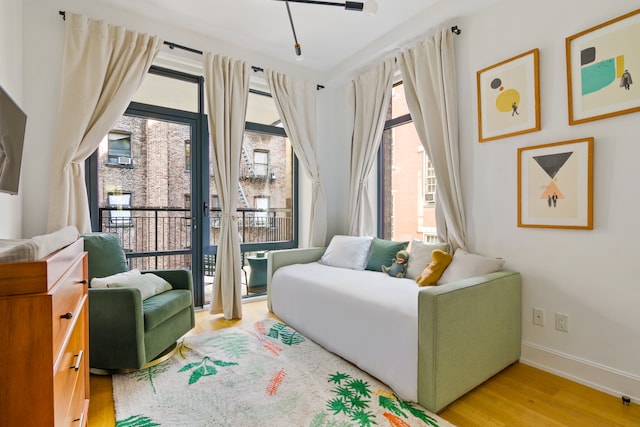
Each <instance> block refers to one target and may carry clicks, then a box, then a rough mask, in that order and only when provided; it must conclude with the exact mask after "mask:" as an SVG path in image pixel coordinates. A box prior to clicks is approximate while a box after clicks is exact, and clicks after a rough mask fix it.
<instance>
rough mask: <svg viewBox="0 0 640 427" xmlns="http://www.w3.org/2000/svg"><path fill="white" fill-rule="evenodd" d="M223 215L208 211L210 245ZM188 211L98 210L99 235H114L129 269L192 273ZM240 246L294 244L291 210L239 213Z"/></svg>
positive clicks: (216, 211) (189, 217)
mask: <svg viewBox="0 0 640 427" xmlns="http://www.w3.org/2000/svg"><path fill="white" fill-rule="evenodd" d="M221 219H222V215H221V212H220V209H219V208H213V209H211V210H210V244H211V245H216V244H217V243H218V238H219V231H220V222H221ZM191 221H192V219H191V211H190V209H186V208H155V207H131V208H128V207H104V208H99V209H98V223H99V227H100V229H99V230H98V231H103V232H109V233H116V234H118V236H119V237H120V242H121V244H122V247H123V248H124V250H125V253H126V255H127V259H128V261H129V266H130V268H136V269H140V270H150V269H160V270H162V269H172V268H187V269H191ZM238 231H239V233H240V238H241V241H242V243H243V244H247V243H258V244H260V243H270V242H284V241H290V240H293V217H292V212H291V210H290V209H270V210H260V209H245V208H241V209H238Z"/></svg>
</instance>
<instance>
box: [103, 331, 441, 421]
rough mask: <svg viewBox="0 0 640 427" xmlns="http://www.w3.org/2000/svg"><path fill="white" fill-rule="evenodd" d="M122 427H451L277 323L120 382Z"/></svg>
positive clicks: (182, 347)
mask: <svg viewBox="0 0 640 427" xmlns="http://www.w3.org/2000/svg"><path fill="white" fill-rule="evenodd" d="M113 396H114V400H115V410H116V420H117V423H116V426H117V427H124V426H127V427H129V426H136V427H140V426H144V427H150V426H170V427H182V426H194V427H195V426H198V427H201V426H207V427H208V426H236V427H250V426H261V427H271V426H273V427H283V426H309V427H329V426H332V427H342V426H374V425H375V426H393V427H398V426H452V424H450V423H449V422H447V421H445V420H443V419H442V418H440V417H438V416H436V415H435V414H433V413H431V412H429V411H427V410H425V409H424V408H421V407H420V406H418V405H416V404H413V403H410V402H406V401H403V400H401V399H399V398H398V397H397V396H395V395H394V394H393V393H392V392H391V391H390V389H389V388H388V387H387V386H385V385H384V384H382V383H381V382H379V381H378V380H376V379H375V378H373V377H371V376H369V375H368V374H366V373H364V372H363V371H361V370H359V369H358V368H356V367H355V366H353V365H352V364H350V363H348V362H346V361H345V360H343V359H341V358H340V357H338V356H335V355H334V354H332V353H330V352H328V351H326V350H324V349H323V348H322V347H320V346H318V345H317V344H315V343H314V342H312V341H311V340H309V339H307V338H305V337H304V336H302V335H301V334H299V333H298V332H297V331H295V330H294V329H292V328H291V327H289V326H287V325H285V324H284V323H280V322H278V321H277V320H275V319H267V320H263V321H260V322H256V323H255V324H253V325H251V326H238V327H233V328H227V329H223V330H220V331H216V332H210V333H205V334H200V335H194V336H189V337H186V338H185V339H184V340H183V341H182V342H180V343H179V351H178V352H177V353H176V354H175V355H174V356H173V357H172V358H171V359H169V360H167V361H166V362H164V363H161V364H159V365H156V366H153V367H151V368H148V369H145V370H142V371H138V372H134V373H131V374H124V375H114V376H113Z"/></svg>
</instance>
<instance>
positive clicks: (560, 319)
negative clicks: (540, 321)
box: [556, 313, 569, 332]
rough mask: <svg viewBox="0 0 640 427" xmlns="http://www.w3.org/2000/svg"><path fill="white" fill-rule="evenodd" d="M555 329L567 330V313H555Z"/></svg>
mask: <svg viewBox="0 0 640 427" xmlns="http://www.w3.org/2000/svg"><path fill="white" fill-rule="evenodd" d="M556 330H558V331H561V332H569V315H568V314H563V313H556Z"/></svg>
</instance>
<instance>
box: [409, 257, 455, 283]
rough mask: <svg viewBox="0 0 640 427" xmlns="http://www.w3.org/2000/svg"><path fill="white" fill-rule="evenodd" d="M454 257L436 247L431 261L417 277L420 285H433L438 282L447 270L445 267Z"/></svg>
mask: <svg viewBox="0 0 640 427" xmlns="http://www.w3.org/2000/svg"><path fill="white" fill-rule="evenodd" d="M452 258H453V257H452V256H451V254H449V253H448V252H445V251H442V250H440V249H434V250H433V252H432V253H431V262H430V263H429V264H428V265H427V266H426V267H425V269H424V270H423V271H422V273H420V274H419V275H418V277H416V283H417V284H418V286H433V285H435V284H436V283H438V279H439V278H440V276H442V273H444V272H445V269H446V268H447V266H448V265H449V264H451V259H452Z"/></svg>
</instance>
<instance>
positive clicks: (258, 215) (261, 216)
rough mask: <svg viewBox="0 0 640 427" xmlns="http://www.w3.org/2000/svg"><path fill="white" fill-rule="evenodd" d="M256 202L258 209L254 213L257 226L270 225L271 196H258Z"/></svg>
mask: <svg viewBox="0 0 640 427" xmlns="http://www.w3.org/2000/svg"><path fill="white" fill-rule="evenodd" d="M254 204H255V208H256V210H257V212H255V214H254V224H255V226H256V227H267V226H268V225H269V196H256V197H255V198H254Z"/></svg>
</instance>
